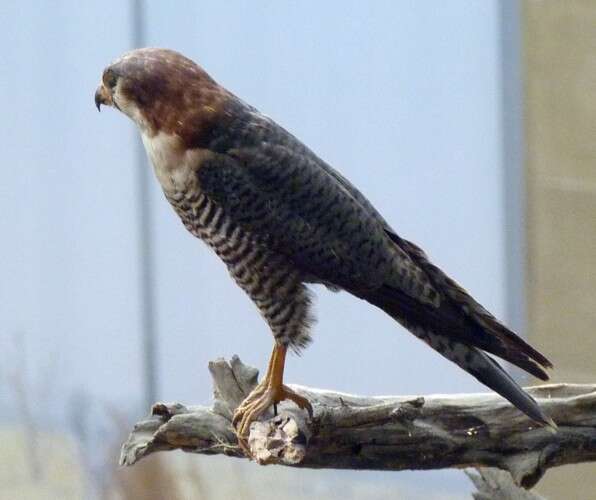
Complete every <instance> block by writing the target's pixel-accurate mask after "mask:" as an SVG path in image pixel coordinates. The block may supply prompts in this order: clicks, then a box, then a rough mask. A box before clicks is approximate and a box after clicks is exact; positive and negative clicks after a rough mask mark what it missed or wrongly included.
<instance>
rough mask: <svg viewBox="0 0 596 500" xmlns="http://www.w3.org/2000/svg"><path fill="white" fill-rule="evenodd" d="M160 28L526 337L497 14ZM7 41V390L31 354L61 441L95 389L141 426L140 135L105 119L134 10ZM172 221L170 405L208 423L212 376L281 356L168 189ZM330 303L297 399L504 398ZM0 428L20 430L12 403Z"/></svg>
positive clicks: (2, 319) (198, 22)
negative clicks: (82, 396) (104, 93)
mask: <svg viewBox="0 0 596 500" xmlns="http://www.w3.org/2000/svg"><path fill="white" fill-rule="evenodd" d="M146 22H147V40H148V45H151V46H163V47H169V48H174V49H177V50H179V51H181V52H183V53H185V54H186V55H187V56H189V57H191V58H193V59H194V60H196V61H197V62H199V63H200V64H201V65H203V66H204V68H205V69H206V70H207V71H208V72H210V73H211V74H212V76H213V77H215V78H216V79H217V80H218V81H219V82H220V83H222V84H223V85H224V86H226V87H227V88H229V89H230V90H232V91H233V92H234V93H236V94H237V95H239V96H241V97H242V98H243V99H244V100H246V101H248V102H249V103H251V104H253V105H254V106H256V107H257V108H259V109H260V110H262V111H263V112H265V113H266V114H268V115H270V116H271V117H273V118H274V119H275V120H276V121H278V122H279V123H280V124H282V125H284V126H285V127H286V128H288V129H289V130H290V131H291V132H293V133H294V134H295V135H297V136H298V137H299V138H301V139H302V140H303V141H304V142H305V143H306V144H308V145H309V146H310V147H311V148H312V149H314V151H316V152H318V154H319V155H320V156H321V157H322V158H324V159H325V160H326V161H328V162H329V163H331V164H332V165H334V166H335V167H336V168H338V169H339V170H341V171H342V172H343V173H344V174H345V175H346V176H347V177H348V178H350V179H351V180H352V181H353V182H354V183H355V184H356V185H357V186H358V187H359V188H360V189H361V190H362V191H363V192H364V193H365V194H366V195H368V196H369V198H370V199H371V201H373V203H374V204H375V205H376V206H377V207H378V208H379V209H380V210H381V212H382V213H383V214H384V215H385V217H386V218H387V219H388V220H389V221H390V223H391V224H392V225H393V226H394V227H395V228H396V229H397V230H398V232H400V234H402V235H403V236H404V237H407V238H409V239H411V240H413V241H415V242H417V243H418V244H420V245H422V246H423V247H424V248H425V249H426V250H427V252H428V253H429V254H430V256H431V257H432V258H433V259H434V261H435V262H436V263H437V264H439V265H441V266H442V267H443V268H444V269H445V270H447V271H448V272H449V273H450V274H452V275H453V276H454V277H456V279H457V280H458V281H459V282H461V284H463V285H464V286H465V287H466V288H467V289H468V290H470V291H471V292H472V293H473V294H474V295H475V296H476V297H477V298H478V299H479V300H480V302H481V303H483V304H484V305H486V306H487V307H488V308H490V309H491V310H492V311H493V312H494V313H495V314H496V315H497V316H500V317H505V313H506V311H505V305H506V301H505V296H506V292H507V290H506V282H507V276H506V269H505V267H506V266H505V256H506V254H507V251H508V250H507V248H506V240H505V224H504V220H505V206H504V203H505V202H504V200H505V199H506V198H505V196H504V193H503V185H504V172H505V170H504V168H503V164H502V163H503V162H502V158H503V154H504V153H503V123H502V116H503V109H502V102H503V101H502V85H503V81H502V73H501V68H502V63H503V61H502V59H501V58H502V54H501V52H500V47H501V46H500V39H499V37H500V17H499V4H498V2H496V1H488V0H487V1H476V0H458V1H450V2H439V1H419V0H411V1H406V0H403V1H373V2H361V1H329V2H317V1H302V2H290V1H244V2H242V1H234V2H232V1H226V2H203V1H180V2H172V3H170V2H158V1H152V2H148V9H147V18H146ZM0 26H1V28H2V29H1V30H0V42H1V44H2V47H3V51H2V54H1V55H0V91H1V96H2V114H1V116H0V124H1V129H0V141H1V143H2V166H1V171H2V181H1V182H0V213H1V214H2V215H1V216H0V234H1V235H2V236H1V238H2V241H1V245H0V257H1V260H0V276H1V278H0V370H1V369H2V367H9V366H11V363H12V362H13V360H14V357H13V355H12V354H11V353H12V352H14V345H13V344H14V337H15V335H18V334H24V335H25V338H26V345H27V349H28V353H29V354H28V355H29V360H28V363H29V365H28V373H29V375H30V378H31V380H33V381H35V380H38V379H40V378H43V379H44V380H45V381H46V382H47V384H48V387H50V386H51V390H52V393H53V394H54V397H53V398H52V399H53V402H52V403H51V404H50V403H47V404H48V405H49V408H50V409H51V412H52V415H54V416H55V420H56V422H57V423H59V422H61V421H62V420H61V419H63V417H64V411H63V407H64V405H63V403H62V402H63V401H65V400H67V399H68V397H69V395H70V394H72V393H73V391H80V390H84V392H85V393H87V394H88V395H89V397H90V398H93V399H97V400H101V401H109V402H111V403H113V404H118V405H122V406H125V407H128V408H130V412H131V413H132V414H133V415H136V416H139V415H140V414H141V413H142V412H143V411H145V409H144V408H142V409H141V408H139V406H140V402H141V401H142V398H143V396H142V393H141V391H142V387H143V384H142V380H141V364H140V359H141V354H140V338H141V332H140V318H139V309H140V306H139V301H140V291H139V255H140V254H139V252H140V249H139V245H138V228H137V226H136V225H137V222H138V220H139V216H138V213H137V207H138V205H137V200H136V197H137V196H138V185H137V184H136V180H137V176H136V172H135V170H134V167H135V164H134V161H135V160H134V145H135V141H136V140H137V133H136V131H135V130H134V129H133V126H132V124H131V123H130V122H129V121H128V119H126V118H125V117H124V116H123V115H121V114H119V113H117V112H114V111H113V110H106V111H105V112H103V111H102V113H101V114H98V113H97V111H96V109H95V107H94V104H93V93H94V90H95V87H96V85H97V83H98V81H99V77H100V75H101V71H102V69H103V68H104V67H105V66H106V65H107V64H108V63H109V62H110V61H111V60H112V59H114V58H116V57H117V56H119V55H120V54H121V53H122V52H124V51H125V50H128V49H130V48H131V43H132V42H131V40H132V32H131V26H132V20H131V9H130V8H129V7H128V6H127V4H126V3H125V2H120V1H114V0H112V1H109V0H103V1H102V2H96V3H92V2H75V1H69V2H67V1H61V2H60V1H59V2H32V1H28V2H8V1H4V2H2V3H1V4H0ZM152 207H153V219H154V244H155V246H156V250H155V269H156V279H155V283H154V286H155V290H156V298H157V331H158V335H159V379H160V390H159V396H160V398H161V399H166V400H181V401H186V402H205V403H206V402H208V401H209V399H210V390H211V389H210V380H209V376H208V372H207V370H206V366H207V362H208V360H210V359H214V358H215V357H218V356H230V355H232V354H234V353H238V354H239V355H240V356H241V358H242V359H243V360H244V361H246V362H248V363H250V364H253V365H256V366H259V367H263V366H264V365H265V363H266V361H267V356H268V354H269V351H270V348H271V342H272V340H271V336H270V334H269V333H268V331H267V329H266V327H265V324H264V323H263V322H262V320H261V319H260V317H259V315H258V314H257V313H256V311H255V308H254V306H253V305H252V304H251V303H250V301H249V300H248V299H247V298H246V297H245V296H244V295H243V293H242V292H241V291H240V290H239V289H238V288H236V286H235V285H234V284H233V283H232V281H231V280H230V279H229V278H228V277H227V273H226V270H225V268H224V266H223V265H222V264H221V263H220V262H219V261H218V259H217V258H216V257H215V256H214V255H213V254H211V253H210V251H208V250H207V248H206V247H205V246H204V245H202V244H201V243H200V242H198V241H197V240H195V239H194V238H193V237H191V236H190V235H189V234H188V233H187V232H186V231H185V230H184V228H183V226H182V225H181V224H180V222H179V221H178V219H177V217H176V216H175V214H174V213H173V211H172V210H171V208H170V207H169V206H168V204H167V202H166V201H165V199H164V198H163V196H162V194H161V193H160V191H159V188H158V186H157V183H156V182H152ZM317 295H318V299H317V303H316V311H317V314H318V317H319V321H318V324H317V326H316V328H315V331H314V339H315V342H314V344H313V345H312V346H311V347H310V348H309V349H308V350H307V351H306V352H305V354H304V355H303V357H301V358H296V357H291V358H290V359H289V361H288V365H287V380H288V381H290V382H297V383H301V384H306V385H313V386H319V387H326V388H333V389H338V390H343V391H348V392H357V393H368V394H388V393H391V394H414V393H431V392H433V393H437V392H460V391H478V390H484V389H483V387H482V386H480V385H479V384H478V383H476V382H475V380H473V379H472V378H471V377H470V376H467V375H466V374H465V373H463V372H462V371H460V370H459V369H457V368H456V367H454V366H452V365H451V364H449V363H448V362H447V361H445V360H443V358H441V357H440V356H439V355H437V354H435V353H434V352H433V351H431V350H430V349H429V348H428V347H426V346H425V345H423V344H422V343H420V342H419V341H418V340H416V339H415V338H414V337H413V336H411V335H409V334H407V333H406V332H404V331H403V330H402V329H401V328H400V327H398V326H397V325H396V324H395V323H394V322H393V321H392V320H390V319H389V318H387V317H385V316H384V315H383V314H382V313H381V312H380V311H378V310H376V309H373V308H372V307H370V306H369V305H367V304H365V303H363V302H360V301H358V300H357V299H354V298H352V297H350V296H348V295H346V294H341V295H333V294H330V293H328V292H327V291H324V290H317ZM48 367H49V368H48ZM48 373H49V374H50V375H48ZM48 377H49V378H50V379H51V380H48ZM1 383H2V379H0V384H1ZM44 404H45V403H44ZM135 405H137V406H135ZM0 410H1V411H0V415H4V416H5V418H6V419H10V418H12V417H11V416H13V415H14V401H13V399H12V396H11V392H10V390H8V388H7V387H2V386H1V385H0ZM40 410H41V409H40ZM43 410H44V411H46V408H45V407H44V408H43ZM326 474H327V475H326ZM334 474H335V473H329V472H327V473H325V472H322V473H318V474H317V475H315V476H314V477H316V478H317V480H321V481H324V480H325V479H326V478H329V477H336V476H335V475H334ZM369 476H370V478H371V479H372V478H382V479H383V481H386V482H387V487H388V489H394V488H395V489H396V490H399V488H400V485H409V486H408V487H413V485H415V487H416V488H430V490H432V491H447V492H458V491H459V492H462V491H467V490H468V489H469V486H468V483H467V480H466V479H465V478H464V477H463V474H461V473H459V472H454V471H451V472H427V473H385V474H370V475H369ZM341 477H342V478H343V479H346V480H349V477H351V476H350V473H342V475H341ZM362 477H364V476H363V475H362V474H360V476H359V478H360V479H361V478H362ZM419 482H423V483H424V484H422V485H421V484H419ZM421 491H422V490H421Z"/></svg>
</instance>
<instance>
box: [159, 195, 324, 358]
mask: <svg viewBox="0 0 596 500" xmlns="http://www.w3.org/2000/svg"><path fill="white" fill-rule="evenodd" d="M166 198H167V199H168V201H169V202H170V203H171V205H172V206H173V207H174V209H175V210H176V213H177V214H178V215H179V216H180V219H181V220H182V223H183V224H184V226H185V227H186V228H187V229H188V230H189V231H190V232H191V233H192V234H193V235H195V236H196V237H197V238H200V239H201V240H203V241H204V242H205V243H206V244H207V245H209V246H210V247H211V248H212V249H213V250H214V251H215V253H216V254H217V255H218V256H219V257H220V258H221V260H223V261H224V262H225V264H226V265H227V267H228V271H229V272H230V275H231V276H232V278H234V280H235V281H236V283H237V284H238V285H239V286H240V287H241V288H242V289H243V290H244V291H245V292H246V293H247V294H248V296H249V297H250V298H251V299H252V301H253V302H254V303H255V304H256V306H257V308H258V309H259V311H260V313H261V315H262V316H263V317H264V318H265V321H267V323H268V324H269V327H270V328H271V331H272V333H273V336H274V338H275V341H276V342H277V343H278V344H283V345H289V346H291V347H292V348H293V349H294V350H296V351H299V350H300V349H301V348H303V347H305V346H306V345H307V344H308V342H309V341H310V334H309V327H310V325H311V323H312V321H313V319H312V316H311V315H310V304H311V298H310V293H309V291H308V289H307V288H306V286H305V285H304V281H305V278H304V276H303V275H302V273H301V272H300V271H299V270H298V269H296V266H294V265H293V264H292V263H291V261H290V260H289V259H288V258H286V257H285V256H284V255H282V254H280V253H279V252H275V251H274V250H273V249H271V248H270V247H269V246H268V245H267V242H266V239H265V238H262V237H261V238H260V237H258V236H256V235H254V234H251V233H250V232H249V231H247V230H245V229H243V228H241V227H240V226H239V225H238V224H235V223H234V222H233V221H232V220H231V218H230V217H229V216H227V215H226V214H225V213H224V211H223V209H222V208H221V207H220V206H218V205H217V204H216V203H215V202H213V201H212V200H210V199H209V198H208V197H207V196H206V195H204V194H203V193H200V192H197V191H195V192H189V191H187V192H176V193H174V194H168V193H166Z"/></svg>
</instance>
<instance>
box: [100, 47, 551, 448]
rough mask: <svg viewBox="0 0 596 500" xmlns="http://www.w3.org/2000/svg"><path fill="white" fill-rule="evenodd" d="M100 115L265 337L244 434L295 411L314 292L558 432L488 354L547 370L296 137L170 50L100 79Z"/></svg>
mask: <svg viewBox="0 0 596 500" xmlns="http://www.w3.org/2000/svg"><path fill="white" fill-rule="evenodd" d="M95 103H96V105H97V107H98V109H99V107H100V105H102V104H104V105H108V106H113V107H115V108H116V109H118V110H119V111H121V112H122V113H124V114H125V115H127V116H128V117H129V118H130V119H132V121H133V122H134V123H136V125H137V126H138V128H139V131H140V133H141V136H142V139H143V143H144V145H145V149H146V151H147V154H148V156H149V158H150V160H151V162H152V163H153V167H154V169H155V173H156V175H157V179H158V180H159V182H160V184H161V187H162V188H163V191H164V193H165V196H166V198H167V199H168V201H169V202H170V203H171V204H172V206H173V207H174V210H175V211H176V213H177V214H178V215H179V216H180V218H181V219H182V223H183V224H184V225H185V226H186V228H187V229H188V230H189V231H190V232H191V233H192V234H193V235H195V236H196V237H198V238H200V239H201V240H203V241H204V242H205V243H207V245H209V246H210V247H211V248H212V249H213V250H214V251H215V253H216V254H217V255H218V256H219V257H220V258H221V260H223V262H224V263H225V264H226V266H227V267H228V270H229V272H230V275H231V276H232V278H233V279H234V280H235V281H236V283H237V284H238V285H239V286H240V287H241V288H242V289H243V290H244V291H245V292H246V293H247V294H248V296H249V297H250V298H251V299H252V300H253V302H254V303H255V304H256V306H257V308H258V309H259V311H260V313H261V315H262V316H263V318H264V319H265V321H266V322H267V324H268V325H269V327H270V328H271V333H272V334H273V339H274V344H273V345H274V347H273V353H272V355H271V359H270V361H269V368H268V370H267V374H266V375H265V377H264V378H263V379H262V381H261V382H260V383H259V385H258V386H257V387H256V388H255V389H254V390H253V392H252V393H251V394H250V395H249V396H248V397H247V398H246V400H245V401H244V402H243V403H242V404H241V405H240V407H239V408H238V409H237V410H236V413H235V415H234V419H233V423H234V426H235V428H236V433H237V435H238V437H239V442H240V443H241V445H243V447H245V444H246V443H245V439H246V437H247V435H248V432H249V428H250V424H251V423H252V422H253V421H254V420H255V419H257V418H258V417H259V416H260V415H261V414H263V413H264V412H265V411H266V410H267V409H268V408H269V407H271V406H272V405H275V404H277V403H278V402H280V401H282V400H285V399H290V400H292V401H294V402H295V403H296V404H297V405H298V406H299V407H301V408H303V409H305V410H308V411H309V412H310V413H312V408H311V405H310V403H309V402H308V401H307V400H306V399H305V398H303V397H302V396H300V395H298V394H296V393H295V392H294V391H292V390H291V389H290V388H288V387H287V386H285V385H284V384H283V371H284V363H285V357H286V351H287V349H288V348H292V349H294V350H299V349H301V348H303V347H305V346H306V345H307V344H308V342H309V341H310V333H309V327H310V324H311V321H312V317H311V311H310V305H311V299H310V294H309V291H308V289H307V287H306V285H307V284H308V283H321V284H323V285H326V286H327V287H328V288H329V289H331V290H345V291H346V292H349V293H351V294H352V295H354V296H355V297H358V298H360V299H362V300H365V301H367V302H369V303H370V304H372V305H374V306H376V307H378V308H380V309H382V310H383V311H384V312H385V313H387V314H388V315H389V316H391V317H392V318H393V319H395V320H396V321H397V322H398V323H400V324H401V325H403V326H404V327H405V328H407V329H408V330H409V331H410V332H412V333H413V334H414V335H415V336H416V337H418V338H419V339H421V340H422V341H424V342H426V343H427V344H428V345H429V346H430V347H432V348H433V349H435V350H436V351H438V352H439V353H440V354H442V355H443V356H445V357H446V358H447V359H449V360H451V361H453V362H454V363H456V364H457V365H459V366H460V367H461V368H463V369H464V370H466V371H467V372H468V373H470V374H472V375H473V376H474V377H476V378H477V379H478V380H479V381H480V382H482V383H483V384H485V385H487V386H488V387H490V388H491V389H493V390H495V391H496V392H498V393H499V394H501V395H502V396H503V397H505V398H506V399H508V400H509V401H510V402H511V403H513V404H514V405H515V406H516V407H517V408H519V409H520V410H521V411H522V412H524V413H525V414H526V415H528V416H529V417H530V418H532V419H533V420H535V421H536V422H538V423H540V424H545V425H550V426H554V425H555V424H554V423H553V422H552V420H551V419H550V418H549V417H548V416H546V415H545V414H544V413H543V411H542V410H541V409H540V407H539V406H538V405H537V404H536V402H535V401H534V399H532V397H531V396H529V395H528V394H526V393H525V392H524V391H523V390H522V389H521V388H520V387H519V386H518V385H517V384H516V383H515V381H514V380H513V379H512V378H511V377H510V376H509V375H508V374H507V373H506V372H505V371H504V370H503V369H502V368H501V366H499V364H497V363H496V362H495V361H494V360H493V359H492V358H490V357H489V356H488V355H487V354H486V353H487V352H488V353H490V354H494V355H496V356H498V357H500V358H502V359H504V360H507V361H509V362H510V363H513V364H514V365H516V366H518V367H520V368H523V369H524V370H526V371H527V372H529V373H531V374H532V375H534V376H536V377H538V378H540V379H542V380H547V379H548V375H547V374H546V372H545V371H544V368H547V367H551V366H552V365H551V363H550V362H549V361H548V359H546V357H544V356H543V355H542V354H540V353H539V352H538V351H536V350H535V349H534V348H532V347H531V346H530V345H528V344H527V343H526V342H524V341H523V340H522V339H521V338H520V337H518V336H517V335H516V334H515V333H513V332H512V331H511V330H510V329H508V328H507V327H506V326H504V325H503V324H502V323H500V322H499V321H498V320H497V319H495V317H494V316H493V315H491V314H490V313H489V312H488V311H487V310H486V309H484V307H482V306H481V305H480V304H479V303H478V302H476V301H475V300H474V299H473V298H472V297H471V296H470V295H469V294H468V293H467V292H466V291H465V290H464V289H463V288H462V287H460V286H459V285H458V284H457V283H456V282H455V281H453V280H452V279H451V278H449V277H448V276H447V275H446V274H445V273H444V272H443V271H441V269H439V268H438V267H437V266H435V265H433V264H432V263H431V262H430V261H429V259H428V257H427V256H426V254H425V253H424V251H423V250H422V249H420V248H419V247H418V246H416V245H415V244H414V243H411V242H410V241H407V240H405V239H403V238H401V237H400V236H399V235H398V234H397V232H396V231H394V230H393V229H392V227H391V226H390V225H389V224H388V223H387V221H385V219H384V218H383V217H382V216H381V215H380V214H379V212H377V210H376V209H375V208H374V207H373V206H372V204H371V203H370V202H369V201H368V200H367V199H366V198H365V197H364V195H362V193H360V191H358V189H356V188H355V187H354V186H353V185H352V184H351V183H350V182H349V181H348V180H347V179H346V178H345V177H343V176H342V175H341V174H340V173H339V172H337V171H336V170H335V169H333V168H332V167H331V166H330V165H328V164H327V163H325V162H324V161H323V160H321V159H320V158H319V157H318V156H317V155H316V154H315V153H313V152H312V151H311V150H310V149H308V147H306V146H305V145H304V144H302V143H301V142H300V141H299V140H298V139H296V138H295V137H294V136H293V135H292V134H290V133H289V132H288V131H286V130H285V129H284V128H282V127H281V126H279V125H278V124H277V123H275V122H274V121H273V120H272V119H270V118H269V117H267V116H264V115H263V114H261V113H259V111H257V110H256V109H255V108H253V107H252V106H250V105H248V104H246V103H245V102H243V101H242V100H240V99H239V98H238V97H236V96H235V95H233V94H232V93H231V92H229V91H228V90H226V89H224V88H223V87H221V86H220V85H218V84H217V83H216V82H215V81H214V80H213V79H212V78H211V77H210V76H209V75H208V74H207V73H206V72H205V71H204V70H203V69H202V68H201V67H200V66H198V65H197V64H196V63H194V62H193V61H191V60H190V59H187V58H186V57H184V56H183V55H181V54H179V53H177V52H174V51H171V50H165V49H155V48H147V49H138V50H133V51H132V52H129V53H127V54H125V55H123V56H122V57H121V58H119V59H118V60H116V61H115V62H114V63H112V64H110V65H109V66H108V67H107V68H106V69H105V70H104V72H103V75H102V79H101V84H100V86H99V87H98V89H97V91H96V93H95Z"/></svg>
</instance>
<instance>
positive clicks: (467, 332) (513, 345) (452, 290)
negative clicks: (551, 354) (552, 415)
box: [386, 230, 553, 380]
mask: <svg viewBox="0 0 596 500" xmlns="http://www.w3.org/2000/svg"><path fill="white" fill-rule="evenodd" d="M386 232H387V235H388V236H389V237H390V238H391V239H392V240H393V242H394V243H395V244H397V245H398V246H399V247H400V248H401V249H402V250H404V251H406V252H407V253H408V255H409V256H410V257H411V258H412V259H413V260H414V261H415V262H416V264H418V265H419V266H420V268H422V269H423V270H424V271H425V272H426V274H427V275H428V277H429V278H430V279H431V280H432V282H433V283H434V284H435V286H436V287H437V288H438V289H439V290H440V291H441V292H443V293H444V294H445V295H446V297H448V298H449V299H450V300H451V301H452V303H453V304H454V305H455V306H456V307H457V308H458V309H459V311H460V313H461V314H462V315H465V316H467V317H468V318H469V319H470V320H471V321H472V322H473V323H474V324H475V325H476V326H477V327H478V328H476V329H461V330H459V332H458V333H459V335H462V340H464V341H465V342H468V343H470V344H471V345H474V346H476V347H479V348H480V349H483V350H485V351H487V352H490V353H491V354H495V355H496V356H499V357H500V358H503V359H505V360H506V361H509V362H510V363H513V364H514V365H516V366H518V367H520V368H522V369H524V370H526V371H527V372H529V373H531V374H532V375H534V376H536V377H538V378H540V379H541V380H548V374H547V373H546V372H545V371H544V369H543V368H552V366H553V365H552V363H551V362H550V361H549V360H548V359H547V358H546V356H544V355H543V354H541V353H540V352H538V351H537V350H536V349H534V348H533V347H532V346H531V345H529V344H528V343H527V342H526V341H525V340H523V339H522V338H521V337H519V336H518V335H516V334H515V333H514V332H512V331H511V330H510V329H509V328H507V327H506V326H505V325H503V324H502V323H501V322H500V321H499V320H497V318H495V317H494V316H493V315H492V314H491V313H490V312H489V311H487V310H486V309H485V308H484V307H483V306H482V305H481V304H479V303H478V302H477V301H476V300H474V298H473V297H472V296H471V295H470V294H469V293H468V292H466V290H464V288H463V287H461V286H460V285H459V284H458V283H456V282H455V281H454V280H453V279H451V278H450V277H449V276H447V275H446V274H445V273H444V272H443V271H442V270H441V269H440V268H439V267H437V266H435V265H434V264H433V263H432V262H431V261H430V260H429V258H428V257H427V255H426V253H424V251H423V250H422V249H421V248H420V247H418V246H417V245H416V244H414V243H412V242H411V241H408V240H406V239H404V238H401V237H400V236H398V235H397V234H395V233H394V232H393V231H390V230H387V231H386ZM464 337H467V338H464Z"/></svg>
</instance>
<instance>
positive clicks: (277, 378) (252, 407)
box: [232, 344, 313, 458]
mask: <svg viewBox="0 0 596 500" xmlns="http://www.w3.org/2000/svg"><path fill="white" fill-rule="evenodd" d="M286 350H287V347H286V346H284V345H277V344H276V345H275V347H274V348H273V353H272V354H271V359H270V360H269V368H268V369H267V374H266V375H265V377H264V378H263V380H262V381H261V382H260V383H259V385H257V386H256V387H255V388H254V389H253V390H252V391H251V393H250V394H249V395H248V396H247V397H246V399H245V400H244V401H242V403H240V406H238V408H236V411H235V412H234V416H233V417H232V426H233V427H234V429H235V431H236V437H237V438H238V446H240V448H241V449H242V451H243V452H244V454H245V455H246V456H247V457H249V458H251V456H252V454H251V452H250V448H249V446H248V436H249V434H250V424H252V423H253V422H254V421H256V420H257V419H258V418H259V417H260V416H261V415H263V413H265V412H266V411H267V409H268V408H269V407H270V406H272V405H277V403H279V402H281V401H284V400H285V399H289V400H291V401H293V402H294V403H295V404H296V405H297V406H298V407H299V408H301V409H303V410H306V411H308V415H309V416H310V418H312V416H313V409H312V405H311V404H310V403H309V401H308V400H307V399H306V398H305V397H303V396H300V395H299V394H297V393H296V392H295V391H293V390H292V389H290V388H289V387H287V386H285V385H283V383H282V380H283V372H284V363H285V358H286Z"/></svg>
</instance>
